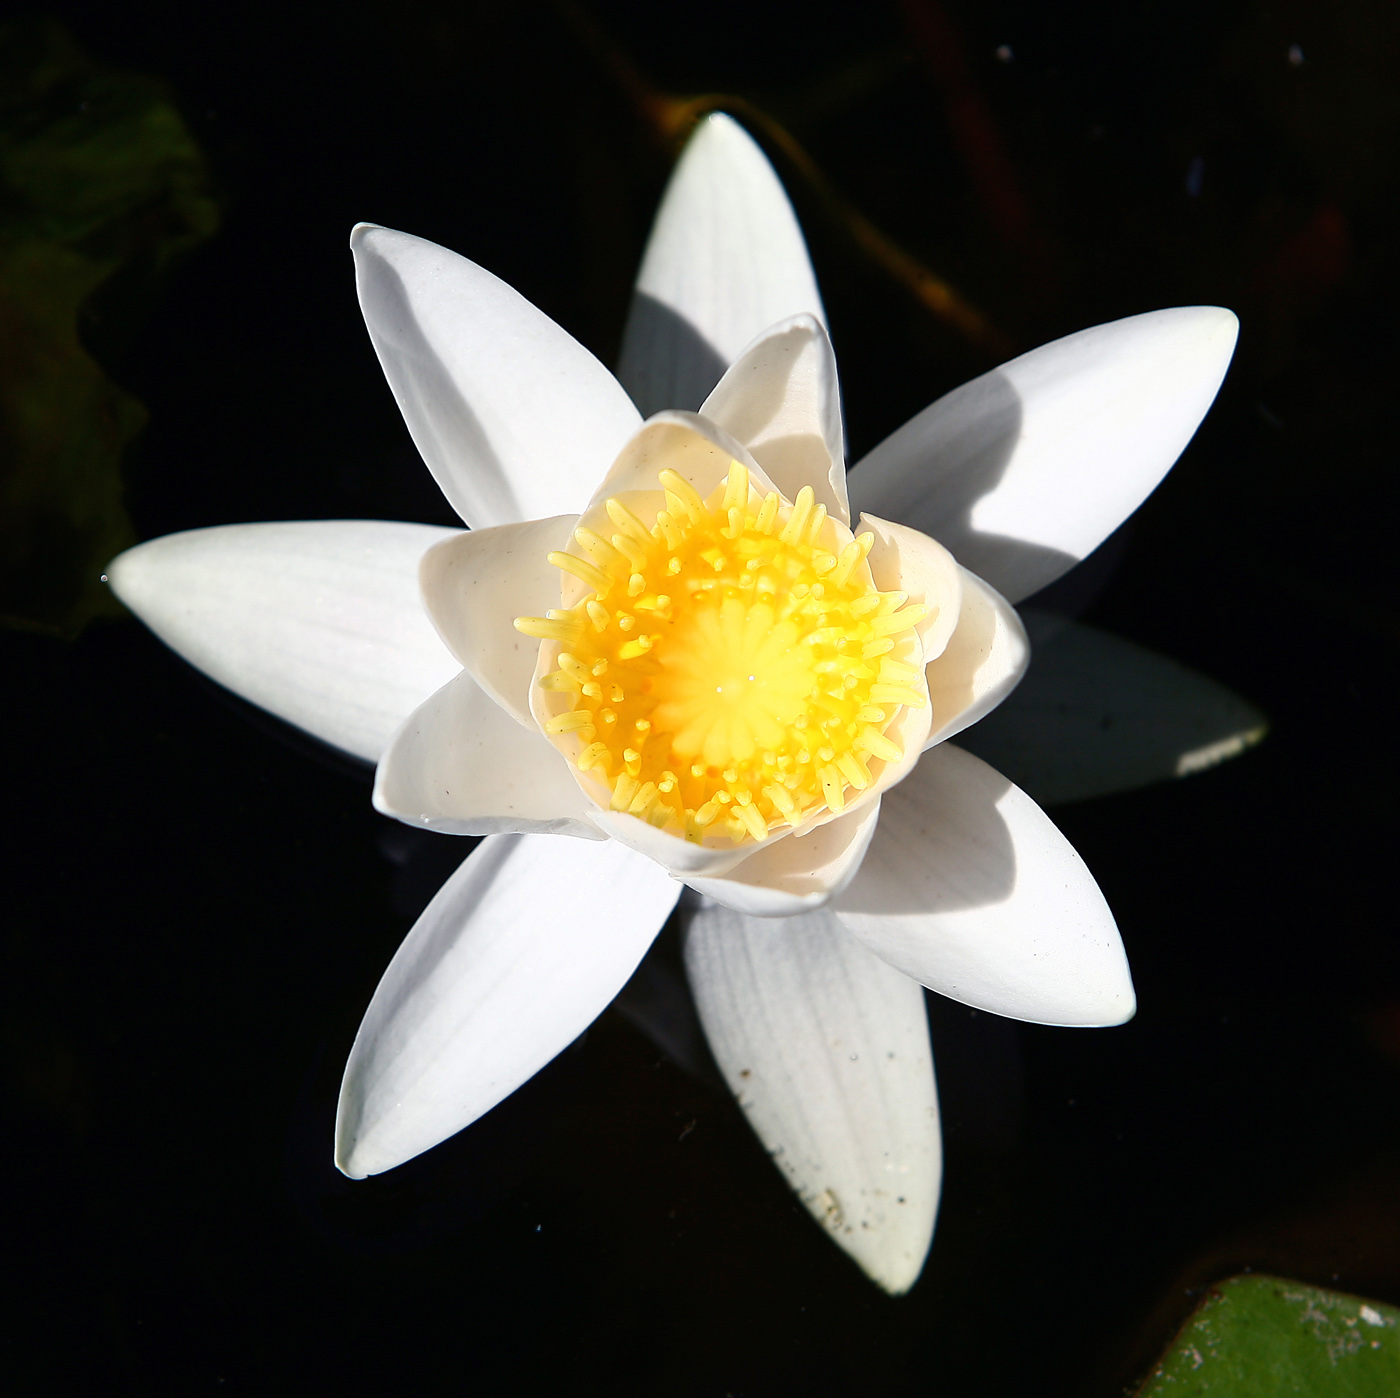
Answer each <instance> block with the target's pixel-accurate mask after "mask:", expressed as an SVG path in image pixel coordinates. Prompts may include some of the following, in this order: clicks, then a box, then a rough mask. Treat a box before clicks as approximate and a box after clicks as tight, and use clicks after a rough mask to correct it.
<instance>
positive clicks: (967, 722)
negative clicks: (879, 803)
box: [924, 569, 1031, 748]
mask: <svg viewBox="0 0 1400 1398" xmlns="http://www.w3.org/2000/svg"><path fill="white" fill-rule="evenodd" d="M962 581H963V587H962V606H961V609H960V611H959V613H958V624H957V629H956V630H955V631H954V632H953V634H952V638H951V639H950V641H949V643H948V646H947V648H946V649H945V650H944V652H943V653H942V655H940V656H938V657H936V658H935V659H934V660H932V661H931V662H930V663H929V664H928V665H926V666H925V667H924V679H925V681H926V682H927V684H928V697H929V703H930V704H931V705H932V706H933V727H932V728H931V729H930V730H929V735H928V737H927V738H925V739H924V747H925V748H931V747H933V746H934V745H935V744H936V743H941V742H943V741H945V739H948V738H951V737H952V736H953V735H954V734H956V733H961V732H962V730H963V729H964V728H967V727H970V726H971V725H972V724H974V723H976V722H977V721H978V719H980V718H982V717H983V716H984V715H986V714H989V713H991V712H992V710H993V709H995V708H996V707H997V705H999V704H1001V703H1003V702H1004V701H1005V699H1006V697H1007V695H1008V694H1010V693H1012V691H1013V690H1014V689H1015V688H1016V686H1017V685H1018V684H1019V683H1020V682H1021V677H1022V676H1023V675H1024V674H1025V673H1026V667H1027V666H1028V665H1029V664H1030V658H1031V649H1030V642H1029V641H1028V639H1027V637H1026V630H1025V627H1024V626H1022V624H1021V618H1020V617H1019V616H1017V614H1016V609H1015V608H1014V607H1013V606H1012V605H1011V603H1010V602H1008V601H1007V600H1006V598H1004V597H1003V596H1001V594H1000V593H998V592H996V591H995V590H994V589H992V588H990V587H988V586H987V584H986V583H984V582H983V581H982V579H981V578H979V577H977V576H976V575H975V574H973V573H969V572H968V571H967V570H966V569H963V570H962Z"/></svg>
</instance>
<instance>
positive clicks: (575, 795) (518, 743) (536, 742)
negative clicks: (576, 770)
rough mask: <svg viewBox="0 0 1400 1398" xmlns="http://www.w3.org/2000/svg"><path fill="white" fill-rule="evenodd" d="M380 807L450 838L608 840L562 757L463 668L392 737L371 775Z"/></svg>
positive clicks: (410, 823) (386, 811)
mask: <svg viewBox="0 0 1400 1398" xmlns="http://www.w3.org/2000/svg"><path fill="white" fill-rule="evenodd" d="M374 806H375V809H376V810H378V811H381V812H382V813H383V814H384V815H388V816H394V817H395V818H396V819H398V820H402V821H404V822H405V823H406V824H409V825H417V826H421V827H423V828H424V829H428V830H440V831H443V832H444V833H446V834H450V835H495V834H512V833H522V834H537V835H577V836H580V837H581V838H583V839H585V840H601V839H603V838H604V836H603V834H602V832H601V831H600V830H599V829H598V828H597V826H596V825H594V824H593V823H592V822H591V821H590V820H589V818H588V815H589V812H590V811H591V810H592V806H591V804H590V803H589V801H588V799H587V798H586V797H585V796H584V795H583V793H582V792H581V791H580V790H579V789H578V784H577V783H576V782H575V781H574V779H573V778H572V777H571V776H570V775H569V769H568V768H567V767H566V766H565V764H564V761H563V759H562V758H561V757H560V756H559V754H558V753H557V752H555V751H554V749H553V747H551V746H550V744H549V743H548V742H546V741H545V739H544V738H543V737H542V736H541V735H540V734H539V733H532V732H530V731H529V730H528V729H526V728H523V727H522V726H521V725H520V724H519V723H517V722H516V721H515V719H514V718H513V717H512V716H511V715H510V714H508V713H507V712H506V711H505V710H504V709H503V708H501V706H500V705H499V704H497V703H496V701H495V700H494V699H492V698H491V696H490V695H489V694H487V693H486V692H485V691H484V690H482V689H481V688H480V686H478V685H477V683H476V681H475V680H473V679H472V677H471V675H469V674H468V673H467V672H466V671H465V670H464V671H462V673H461V674H459V675H458V676H457V678H456V679H454V680H451V681H450V682H449V683H447V684H445V685H444V686H443V687H442V688H441V689H440V690H438V692H437V693H436V694H434V695H433V696H432V698H430V699H428V700H426V701H425V702H424V703H422V704H420V705H419V706H418V708H417V709H415V710H414V712H413V713H412V715H410V717H409V719H408V721H407V722H406V723H405V724H404V726H403V727H402V728H400V729H399V731H398V732H397V733H396V734H395V735H394V739H393V741H392V742H391V743H390V744H389V750H388V751H387V752H386V753H385V754H384V756H383V757H382V758H381V759H380V762H379V767H378V769H377V771H376V772H375V777H374Z"/></svg>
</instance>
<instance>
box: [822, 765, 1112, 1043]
mask: <svg viewBox="0 0 1400 1398" xmlns="http://www.w3.org/2000/svg"><path fill="white" fill-rule="evenodd" d="M834 907H835V909H836V911H837V913H838V915H839V916H840V918H841V921H842V922H843V923H845V925H846V926H847V927H849V928H850V929H851V931H853V932H854V933H855V934H856V935H857V936H858V937H859V938H860V939H861V941H863V942H864V943H865V945H866V946H867V947H869V948H870V950H871V951H873V952H875V953H876V955H878V956H881V957H883V958H884V959H885V960H886V961H888V962H889V963H890V964H891V965H892V966H896V967H898V968H899V969H900V970H901V971H903V972H905V974H906V975H910V976H913V977H914V978H915V979H916V980H919V981H921V982H922V983H923V984H924V985H926V986H928V987H929V988H930V989H932V990H936V991H938V992H939V993H940V994H942V995H947V996H948V997H949V998H950V999H953V1000H960V1001H962V1003H963V1004H966V1005H973V1006H975V1007H976V1008H977V1009H979V1010H990V1011H991V1012H992V1013H993V1014H999V1015H1006V1016H1008V1017H1009V1018H1011V1019H1024V1020H1030V1021H1032V1022H1035V1023H1039V1024H1065V1025H1085V1026H1087V1025H1109V1024H1121V1023H1122V1022H1123V1021H1124V1020H1126V1019H1128V1018H1130V1017H1131V1016H1132V1013H1133V1010H1134V1008H1135V1005H1136V1002H1135V1000H1134V996H1133V986H1132V979H1131V977H1130V976H1129V974H1128V962H1127V958H1126V956H1125V955H1124V952H1123V944H1122V942H1121V940H1120V939H1119V936H1118V929H1117V927H1116V926H1115V925H1114V922H1113V915H1112V913H1110V912H1109V910H1108V905H1107V904H1106V903H1105V902H1104V898H1103V894H1102V893H1100V892H1099V888H1098V885H1097V884H1096V883H1095V882H1094V879H1093V876H1092V875H1091V874H1090V873H1089V871H1088V869H1086V868H1085V867H1084V861H1083V860H1082V859H1081V858H1080V857H1079V855H1078V854H1076V853H1075V851H1074V848H1073V846H1071V845H1070V843H1069V841H1068V840H1066V839H1065V837H1064V836H1063V835H1061V834H1060V832H1059V831H1058V830H1057V829H1055V827H1054V825H1053V824H1052V823H1051V821H1050V819H1049V817H1048V816H1046V814H1045V813H1044V812H1043V811H1042V810H1041V809H1040V808H1039V807H1038V806H1037V805H1036V804H1035V802H1034V801H1032V800H1031V799H1030V797H1028V796H1027V795H1026V794H1025V793H1024V792H1022V791H1019V790H1018V789H1017V788H1016V787H1014V786H1013V785H1012V784H1011V783H1010V782H1009V781H1007V779H1006V778H1005V777H1003V776H1001V775H1000V774H999V773H997V772H996V771H995V770H994V769H993V768H991V767H988V766H987V764H986V763H984V762H981V761H979V760H978V759H977V758H975V757H973V756H972V755H971V754H969V753H965V752H962V751H960V750H959V749H958V748H955V747H953V746H952V745H951V744H949V743H944V744H942V745H940V746H939V747H937V748H934V749H933V750H932V751H931V752H928V753H925V754H924V756H923V759H922V760H921V761H920V763H919V765H918V767H916V768H915V769H914V771H913V772H912V773H911V774H910V776H909V777H908V778H906V779H905V781H904V782H903V783H901V785H899V786H898V787H896V788H895V789H894V790H893V791H891V792H889V793H887V794H886V796H885V800H884V807H883V810H882V812H881V819H880V825H879V828H878V829H877V830H876V832H875V839H874V840H873V841H872V842H871V846H870V850H869V852H868V853H867V854H866V857H865V862H864V864H862V865H861V868H860V872H859V873H858V874H857V875H856V877H855V879H854V880H852V882H851V885H850V887H849V888H847V890H846V891H845V893H843V894H842V895H841V896H840V898H838V899H837V900H835V903H834Z"/></svg>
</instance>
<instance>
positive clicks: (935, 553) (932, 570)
mask: <svg viewBox="0 0 1400 1398" xmlns="http://www.w3.org/2000/svg"><path fill="white" fill-rule="evenodd" d="M856 528H857V532H859V533H870V534H872V535H874V538H875V542H874V543H873V544H872V545H871V546H870V555H869V559H870V576H871V578H872V579H873V581H874V583H875V586H876V587H878V588H879V589H880V591H881V592H895V591H898V592H904V593H907V594H908V597H909V601H911V602H920V603H922V604H923V605H924V606H926V607H927V608H928V609H929V610H928V615H927V616H926V617H925V618H924V619H923V620H922V621H921V622H919V623H918V625H917V626H916V627H915V628H914V629H915V631H916V632H917V633H918V636H919V641H920V643H921V644H922V646H923V652H924V659H925V661H929V660H934V659H936V658H937V657H938V656H940V655H942V654H943V650H944V648H945V647H946V646H947V644H948V640H949V638H950V637H951V636H952V634H953V632H954V630H955V629H956V628H957V627H958V626H959V624H960V618H961V615H962V592H963V577H964V570H963V569H961V568H959V567H958V564H957V560H956V559H954V557H953V555H952V554H951V553H949V552H948V550H947V549H945V548H944V547H943V545H942V544H940V543H936V542H935V541H934V540H933V539H930V538H929V536H928V535H927V534H921V533H920V532H919V531H918V530H917V529H909V528H907V527H906V526H904V525H902V524H893V523H891V521H889V520H887V519H880V518H879V517H878V516H876V515H862V516H861V517H860V523H859V524H858V525H857V526H856Z"/></svg>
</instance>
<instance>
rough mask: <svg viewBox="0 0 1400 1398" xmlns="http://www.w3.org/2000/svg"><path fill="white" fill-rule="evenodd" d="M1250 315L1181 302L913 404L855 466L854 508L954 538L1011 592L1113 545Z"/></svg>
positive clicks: (1173, 453)
mask: <svg viewBox="0 0 1400 1398" xmlns="http://www.w3.org/2000/svg"><path fill="white" fill-rule="evenodd" d="M1238 330H1239V324H1238V322H1237V321H1236V319H1235V317H1234V316H1233V315H1232V314H1231V313H1230V312H1229V311H1226V310H1221V309H1220V308H1219V307H1216V306H1183V307H1178V308H1175V309H1173V310H1166V311H1153V312H1150V313H1149V314H1147V315H1139V316H1131V317H1129V318H1128V319H1126V320H1117V321H1113V322H1112V323H1110V324H1108V325H1097V326H1094V327H1093V328H1092V329H1089V330H1081V331H1079V332H1078V333H1077V334H1074V335H1067V336H1066V337H1065V338H1064V339H1062V340H1056V341H1054V342H1053V343H1051V344H1048V345H1042V346H1041V347H1040V348H1039V349H1035V350H1032V351H1031V352H1030V353H1029V354H1023V355H1021V357H1020V358H1019V359H1013V360H1011V361H1010V363H1008V364H1003V365H1002V366H1001V368H999V369H994V370H993V371H992V372H991V373H989V374H984V375H983V376H982V377H981V378H979V379H974V380H973V381H972V382H971V383H967V384H964V385H963V386H962V387H961V388H958V389H954V390H953V392H952V393H950V394H948V395H947V396H946V397H943V398H940V399H939V400H938V401H937V402H936V403H934V404H932V405H931V406H930V407H927V408H925V409H924V411H923V412H921V413H919V414H918V415H917V416H916V417H914V418H911V419H910V420H909V421H908V422H907V423H905V424H904V426H903V427H901V428H900V429H899V430H898V431H897V432H895V433H894V434H893V435H891V436H889V437H887V438H886V439H885V440H884V441H883V442H882V443H881V444H880V445H879V446H878V447H876V448H875V450H874V451H872V452H871V453H870V454H869V455H868V456H867V457H865V458H864V460H863V461H862V462H861V463H860V465H859V466H858V467H857V468H856V469H855V470H854V471H853V473H852V476H851V482H850V490H851V501H852V507H853V509H857V510H869V511H872V512H873V513H875V514H879V515H884V516H886V517H887V518H889V519H897V520H899V521H901V522H902V523H904V524H908V525H910V526H912V527H913V528H915V529H921V530H923V532H924V533H926V534H930V535H932V536H933V537H934V538H935V539H937V540H939V542H940V543H943V544H946V545H947V546H948V548H950V549H951V550H952V551H953V553H954V555H955V556H956V557H957V560H958V562H959V563H961V564H963V565H964V566H965V567H967V568H970V569H972V571H973V572H974V573H976V574H978V576H979V577H982V578H985V579H986V580H987V581H988V582H989V583H991V585H992V586H993V587H995V588H996V589H997V590H998V591H999V592H1001V593H1003V594H1004V595H1005V596H1006V597H1007V599H1008V600H1009V601H1011V602H1013V603H1014V602H1019V601H1020V600H1021V599H1022V598H1023V597H1028V596H1029V595H1030V594H1031V593H1032V592H1036V591H1038V590H1039V589H1040V588H1042V587H1044V586H1045V585H1046V584H1047V583H1051V582H1053V581H1054V580H1055V579H1056V578H1057V577H1059V576H1060V574H1061V573H1064V572H1065V571H1067V570H1068V569H1069V568H1071V567H1073V566H1074V564H1076V563H1077V562H1079V560H1080V559H1081V558H1084V557H1086V556H1087V555H1088V554H1090V553H1091V552H1092V551H1093V550H1094V549H1095V548H1097V547H1098V546H1099V544H1101V543H1102V542H1103V541H1104V540H1105V539H1106V538H1107V537H1108V536H1109V535H1110V534H1111V533H1112V532H1113V531H1114V530H1115V529H1117V528H1118V526H1119V525H1120V524H1122V522H1123V521H1124V520H1125V519H1127V517H1128V516H1129V515H1130V514H1132V513H1133V511H1134V510H1136V509H1137V507H1138V506H1139V505H1140V504H1142V502H1143V501H1144V500H1145V499H1146V498H1147V496H1148V495H1149V494H1151V492H1152V491H1153V490H1154V489H1155V488H1156V486H1157V483H1158V482H1159V481H1160V480H1161V479H1162V477H1163V476H1164V475H1166V473H1167V471H1168V470H1169V469H1170V468H1171V465H1172V463H1173V462H1174V461H1175V460H1176V458H1177V457H1178V456H1180V454H1181V452H1182V449H1183V448H1184V447H1185V446H1186V444H1187V442H1189V441H1190V440H1191V437H1192V435H1193V434H1194V433H1195V431H1196V428H1197V426H1198V424H1199V423H1200V421H1201V419H1202V418H1203V417H1204V416H1205V414H1206V410H1207V409H1208V408H1209V407H1210V405H1211V403H1212V402H1213V401H1214V399H1215V395H1216V392H1217V391H1218V389H1219V388H1220V384H1221V381H1222V379H1224V377H1225V370H1226V368H1227V367H1228V366H1229V363H1230V356H1231V355H1232V354H1233V352H1234V348H1235V338H1236V335H1237V333H1238Z"/></svg>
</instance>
